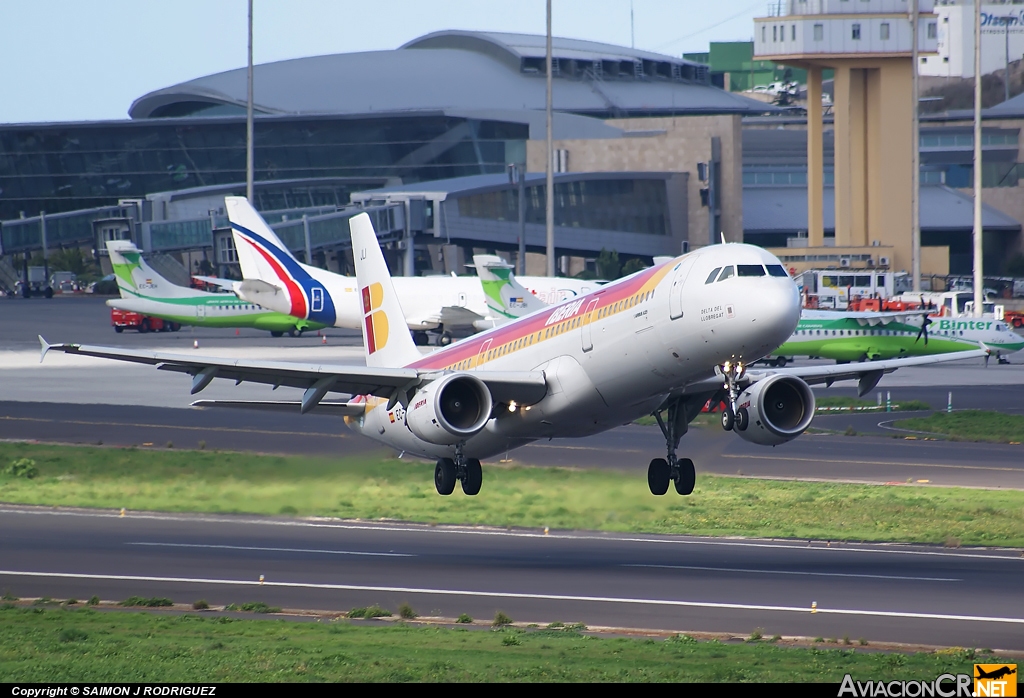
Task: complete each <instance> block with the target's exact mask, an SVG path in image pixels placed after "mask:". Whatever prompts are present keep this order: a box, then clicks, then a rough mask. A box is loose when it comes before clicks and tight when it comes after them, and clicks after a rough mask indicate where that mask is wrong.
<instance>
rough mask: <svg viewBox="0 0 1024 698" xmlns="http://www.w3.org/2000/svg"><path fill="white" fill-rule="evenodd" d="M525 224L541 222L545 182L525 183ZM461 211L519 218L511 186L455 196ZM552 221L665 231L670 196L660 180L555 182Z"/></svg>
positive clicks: (471, 215)
mask: <svg viewBox="0 0 1024 698" xmlns="http://www.w3.org/2000/svg"><path fill="white" fill-rule="evenodd" d="M525 199H526V222H527V223H535V224H538V225H544V224H545V221H546V213H545V207H546V205H547V202H546V196H545V188H544V187H543V186H528V187H526V196H525ZM458 203H459V215H460V216H465V217H469V218H488V219H491V220H499V221H518V220H519V197H518V193H517V192H516V191H515V190H512V189H503V190H500V191H493V192H484V193H481V194H472V195H469V196H463V197H459V200H458ZM555 225H556V226H561V227H570V228H590V229H592V230H612V231H617V232H628V233H641V234H644V235H668V234H669V230H668V228H669V221H668V197H667V192H666V190H665V181H664V180H661V179H594V180H585V181H579V182H562V183H558V184H555Z"/></svg>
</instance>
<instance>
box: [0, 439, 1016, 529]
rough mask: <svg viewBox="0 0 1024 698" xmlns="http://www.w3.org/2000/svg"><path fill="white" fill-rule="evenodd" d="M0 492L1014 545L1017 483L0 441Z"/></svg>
mask: <svg viewBox="0 0 1024 698" xmlns="http://www.w3.org/2000/svg"><path fill="white" fill-rule="evenodd" d="M18 458H31V459H32V460H33V461H35V467H36V468H37V469H38V471H39V472H38V475H37V476H36V477H34V478H32V479H26V478H18V477H12V476H6V475H0V502H10V503H17V504H35V505H46V506H75V507H100V508H107V509H115V510H117V509H121V508H122V507H123V508H126V509H128V511H129V513H128V516H131V513H130V512H131V511H132V510H157V511H172V512H215V513H216V512H222V513H228V512H231V513H252V514H263V515H279V514H281V512H287V513H288V514H289V515H297V516H333V517H339V518H346V519H356V518H358V519H382V518H384V519H398V520H404V521H419V522H426V523H451V524H486V525H493V526H522V527H535V528H543V527H544V526H550V527H551V528H561V529H591V530H605V531H636V532H657V533H688V534H697V535H742V536H763V537H783V538H802V539H807V538H814V539H831V540H872V541H906V542H921V543H938V544H943V543H945V542H946V541H948V540H951V539H956V540H959V541H960V543H961V544H962V545H1007V546H1024V492H1021V491H1013V490H970V489H960V488H939V487H927V488H926V487H901V486H883V485H852V484H841V483H835V484H831V483H820V482H793V481H773V480H755V479H746V478H730V477H715V476H710V475H700V476H699V477H698V479H697V487H696V489H695V490H694V493H693V494H692V495H690V496H689V497H679V496H678V495H675V494H672V495H671V496H663V497H655V496H654V495H652V494H651V493H650V491H649V490H648V489H647V478H646V473H645V472H644V468H643V467H642V466H641V465H639V464H638V466H637V468H636V469H635V471H629V472H620V471H614V470H603V469H594V470H587V471H583V470H571V469H566V468H533V467H522V466H519V467H507V466H499V465H497V464H488V465H486V466H485V468H484V488H483V491H482V492H481V494H480V495H478V496H476V497H467V496H465V495H463V494H462V493H461V491H459V490H458V488H456V494H454V495H452V496H449V497H441V496H439V495H438V494H437V493H436V492H435V491H434V484H433V469H434V466H433V464H432V463H424V462H422V461H413V460H408V459H407V460H397V459H393V458H392V459H383V458H370V457H356V456H353V457H347V458H346V457H342V458H315V457H307V456H288V457H285V456H260V455H254V454H239V453H217V452H210V451H182V450H174V451H165V450H159V449H148V450H136V449H118V448H100V447H90V446H53V445H42V444H25V443H0V465H2V464H4V463H8V462H10V461H11V460H14V459H18Z"/></svg>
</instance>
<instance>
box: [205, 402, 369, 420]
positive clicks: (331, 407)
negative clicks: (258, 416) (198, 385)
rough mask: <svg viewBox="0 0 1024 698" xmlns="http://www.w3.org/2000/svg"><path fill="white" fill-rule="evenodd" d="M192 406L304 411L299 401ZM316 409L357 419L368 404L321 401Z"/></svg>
mask: <svg viewBox="0 0 1024 698" xmlns="http://www.w3.org/2000/svg"><path fill="white" fill-rule="evenodd" d="M192 406H193V407H229V408H234V409H243V410H262V411H264V412H299V411H300V410H301V409H302V403H301V402H299V401H298V400H290V401H288V400H196V401H195V402H193V403H192ZM315 409H316V410H318V411H320V412H325V413H330V414H333V415H337V416H339V417H356V416H358V415H360V414H362V413H363V412H365V411H366V403H365V402H329V401H321V402H320V403H319V404H318V405H317V406H316V408H315Z"/></svg>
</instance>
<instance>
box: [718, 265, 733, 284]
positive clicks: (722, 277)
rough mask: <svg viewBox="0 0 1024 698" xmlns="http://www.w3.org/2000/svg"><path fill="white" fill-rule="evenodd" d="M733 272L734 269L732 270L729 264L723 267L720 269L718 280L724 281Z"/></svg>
mask: <svg viewBox="0 0 1024 698" xmlns="http://www.w3.org/2000/svg"><path fill="white" fill-rule="evenodd" d="M733 273H734V271H733V268H732V267H731V266H728V267H725V268H724V269H722V273H721V274H720V275H719V276H718V280H719V281H725V280H726V279H728V278H729V277H730V276H732V275H733Z"/></svg>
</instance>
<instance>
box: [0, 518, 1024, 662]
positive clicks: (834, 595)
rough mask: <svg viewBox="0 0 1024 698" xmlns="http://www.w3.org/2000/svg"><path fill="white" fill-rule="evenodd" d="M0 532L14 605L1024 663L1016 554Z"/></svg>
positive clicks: (331, 528)
mask: <svg viewBox="0 0 1024 698" xmlns="http://www.w3.org/2000/svg"><path fill="white" fill-rule="evenodd" d="M0 527H2V529H3V531H4V536H3V539H2V541H3V542H2V543H0V549H2V553H3V554H2V556H0V559H2V560H3V563H2V564H0V568H2V569H0V587H3V588H5V589H8V590H10V591H11V592H12V593H13V594H15V595H17V596H33V597H35V596H43V595H46V596H50V597H53V598H68V597H75V598H78V599H83V598H89V597H90V596H92V595H93V594H96V595H98V596H99V597H100V598H102V599H105V600H120V599H123V598H126V597H128V596H131V595H140V596H164V597H168V598H171V599H172V600H173V601H175V602H180V603H189V602H192V601H195V600H197V599H200V598H203V599H205V600H206V601H208V602H209V603H211V604H215V605H218V604H226V603H232V602H234V603H243V602H248V601H264V602H266V603H268V604H271V605H277V606H281V607H284V608H303V609H316V610H325V611H327V610H333V611H344V610H348V609H350V608H353V607H357V606H366V605H370V604H374V603H377V604H380V605H382V606H383V607H386V608H390V609H392V610H394V609H396V608H397V606H398V604H400V603H403V602H408V603H410V604H411V605H412V606H413V608H415V609H416V610H417V611H418V612H419V613H421V614H424V615H432V616H443V617H450V618H454V617H456V616H458V615H459V614H461V613H468V614H469V615H471V616H472V617H474V618H479V619H487V618H491V617H493V616H494V614H495V612H496V611H497V610H502V611H504V612H505V613H507V614H508V615H509V616H511V617H512V618H513V619H514V620H516V621H522V622H537V623H547V622H552V621H555V620H560V621H563V622H583V623H585V624H587V625H601V626H615V627H643V628H654V629H661V630H672V631H687V630H689V631H695V632H696V631H701V632H734V633H741V634H749V633H750V632H751V631H753V630H754V629H755V628H763V629H764V634H765V635H769V636H770V635H772V634H775V633H778V634H780V635H798V636H807V637H811V638H813V637H823V638H842V637H844V636H848V637H849V638H851V639H853V640H854V641H856V640H857V639H858V638H861V637H863V638H867V639H869V640H873V641H878V642H881V641H886V642H904V643H915V644H931V645H936V644H941V645H957V646H964V647H985V648H992V649H1010V650H1021V649H1024V614H1022V613H1021V609H1022V608H1024V587H1022V586H1021V585H1020V584H1019V583H1018V581H1016V580H1018V579H1019V577H1018V575H1019V574H1021V571H1022V569H1024V559H1022V558H1021V557H1020V553H1019V552H1018V551H1006V552H1000V551H947V550H943V549H937V548H925V547H914V546H895V545H850V546H841V547H825V546H824V544H813V545H809V544H804V543H793V542H789V543H778V542H772V541H756V540H746V541H739V540H715V539H703V538H686V537H673V536H655V535H628V534H627V535H622V534H589V533H574V532H565V533H559V532H554V533H553V534H552V535H548V536H544V535H543V534H540V533H536V532H529V531H520V532H516V531H512V532H508V531H496V530H486V529H466V528H454V527H421V526H412V525H394V524H371V523H359V524H353V523H332V522H317V521H277V520H272V519H249V518H244V517H224V516H179V515H148V516H146V515H137V514H134V513H131V514H129V515H128V516H126V517H124V518H120V517H118V516H117V515H116V514H115V513H97V512H70V511H65V512H54V511H52V510H45V509H38V508H27V507H3V508H2V509H0ZM260 575H263V576H264V580H265V581H264V584H262V585H261V584H260V583H259V578H260ZM812 603H816V607H817V608H816V611H817V612H815V613H812V612H811V609H812Z"/></svg>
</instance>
